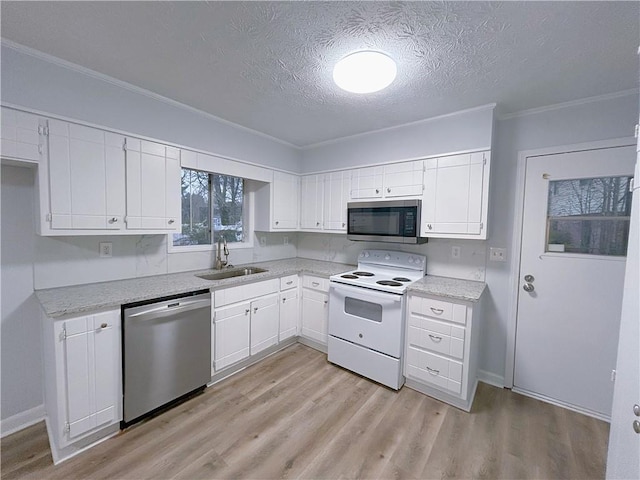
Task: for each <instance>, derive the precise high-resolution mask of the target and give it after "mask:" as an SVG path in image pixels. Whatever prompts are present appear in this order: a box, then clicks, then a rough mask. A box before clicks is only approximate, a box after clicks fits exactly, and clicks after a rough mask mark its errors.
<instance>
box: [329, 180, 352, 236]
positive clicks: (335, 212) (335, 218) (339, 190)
mask: <svg viewBox="0 0 640 480" xmlns="http://www.w3.org/2000/svg"><path fill="white" fill-rule="evenodd" d="M350 186H351V172H349V171H341V172H331V173H327V174H325V176H324V209H323V227H324V230H330V231H333V232H339V233H344V232H346V231H347V203H348V202H349V190H350Z"/></svg>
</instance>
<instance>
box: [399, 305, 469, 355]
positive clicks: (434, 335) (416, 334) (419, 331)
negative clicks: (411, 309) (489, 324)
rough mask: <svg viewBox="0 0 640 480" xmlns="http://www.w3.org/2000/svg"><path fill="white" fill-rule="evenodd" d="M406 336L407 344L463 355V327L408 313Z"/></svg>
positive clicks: (446, 353)
mask: <svg viewBox="0 0 640 480" xmlns="http://www.w3.org/2000/svg"><path fill="white" fill-rule="evenodd" d="M407 338H408V342H409V345H413V346H416V347H420V348H425V349H427V350H432V351H434V352H438V353H443V354H445V355H450V356H452V357H455V358H459V359H463V357H464V338H465V328H464V327H460V326H458V325H451V324H449V323H445V322H439V321H437V320H432V319H430V318H426V317H419V316H417V315H410V316H409V329H408V334H407Z"/></svg>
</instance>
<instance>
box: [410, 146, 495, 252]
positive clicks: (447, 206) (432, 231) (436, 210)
mask: <svg viewBox="0 0 640 480" xmlns="http://www.w3.org/2000/svg"><path fill="white" fill-rule="evenodd" d="M490 160H491V155H490V152H488V151H486V152H475V153H469V154H464V155H452V156H447V157H439V158H429V159H427V160H425V189H424V195H423V197H422V218H421V229H420V235H421V236H422V237H442V238H470V239H479V240H486V238H487V211H488V205H489V172H490V165H491V161H490Z"/></svg>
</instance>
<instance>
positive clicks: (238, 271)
mask: <svg viewBox="0 0 640 480" xmlns="http://www.w3.org/2000/svg"><path fill="white" fill-rule="evenodd" d="M267 271H268V270H265V269H264V268H258V267H247V268H234V269H233V270H223V271H221V272H216V273H207V274H205V275H196V277H198V278H202V279H203V280H223V279H225V278H233V277H244V276H245V275H253V274H255V273H263V272H267Z"/></svg>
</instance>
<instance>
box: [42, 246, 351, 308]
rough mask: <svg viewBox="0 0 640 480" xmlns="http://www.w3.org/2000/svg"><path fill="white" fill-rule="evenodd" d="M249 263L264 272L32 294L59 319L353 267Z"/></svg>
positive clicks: (177, 276) (175, 276)
mask: <svg viewBox="0 0 640 480" xmlns="http://www.w3.org/2000/svg"><path fill="white" fill-rule="evenodd" d="M250 265H251V266H252V267H259V268H264V269H265V270H267V271H266V272H263V273H256V274H253V275H246V276H240V277H232V278H226V279H224V280H204V279H202V278H198V277H196V275H202V274H207V273H216V272H218V271H217V270H195V271H189V272H182V273H170V274H166V275H155V276H151V277H140V278H131V279H127V280H115V281H111V282H99V283H89V284H85V285H73V286H69V287H58V288H48V289H44V290H36V292H35V294H36V297H37V298H38V300H39V301H40V304H41V305H42V308H43V310H44V312H45V314H46V315H47V316H48V317H51V318H59V317H63V316H65V315H70V314H81V313H87V312H92V311H96V310H101V309H107V308H119V307H120V305H124V304H127V303H134V302H140V301H144V300H152V299H154V298H160V297H167V296H170V295H178V294H181V293H187V292H195V291H198V290H207V289H213V290H215V289H216V288H224V287H231V286H236V285H241V284H243V283H253V282H257V281H260V280H268V279H270V278H278V277H282V276H284V275H291V274H298V273H310V274H314V275H318V276H321V277H327V278H328V277H330V276H331V275H334V274H336V273H340V272H345V271H347V270H353V268H354V265H348V264H344V263H333V262H324V261H320V260H309V259H305V258H289V259H285V260H273V261H270V262H256V263H251V264H250ZM236 267H240V268H241V267H242V265H236Z"/></svg>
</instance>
